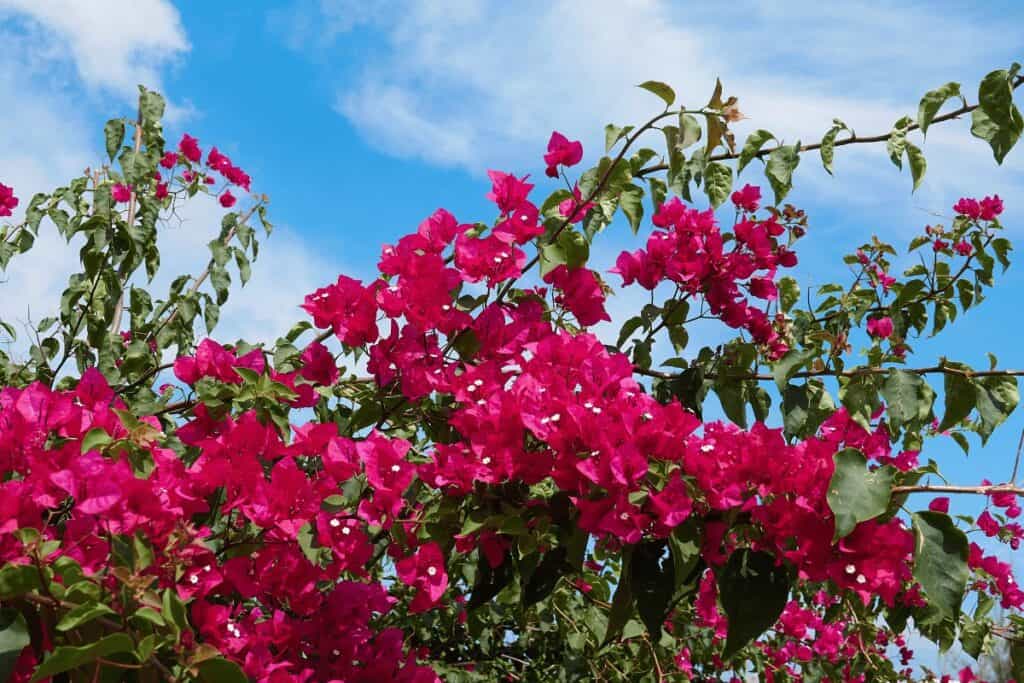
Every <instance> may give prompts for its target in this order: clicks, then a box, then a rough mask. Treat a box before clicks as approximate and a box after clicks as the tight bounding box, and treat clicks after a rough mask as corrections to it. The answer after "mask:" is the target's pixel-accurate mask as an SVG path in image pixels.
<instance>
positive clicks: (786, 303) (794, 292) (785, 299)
mask: <svg viewBox="0 0 1024 683" xmlns="http://www.w3.org/2000/svg"><path fill="white" fill-rule="evenodd" d="M776 286H777V287H778V290H779V305H780V307H781V308H782V312H783V313H788V312H789V311H790V309H792V308H793V306H794V305H796V302H797V301H799V300H800V285H799V284H797V281H796V280H795V279H794V278H791V277H789V276H788V275H787V276H785V277H782V278H779V281H778V282H777V283H776Z"/></svg>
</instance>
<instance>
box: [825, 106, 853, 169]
mask: <svg viewBox="0 0 1024 683" xmlns="http://www.w3.org/2000/svg"><path fill="white" fill-rule="evenodd" d="M842 130H849V128H847V126H846V124H845V123H843V122H842V121H840V120H839V119H833V127H831V128H829V129H828V132H827V133H825V134H824V135H823V136H822V137H821V147H820V151H821V165H822V166H823V167H824V169H825V170H826V171H828V175H831V174H833V159H834V158H835V156H836V136H837V135H839V133H840V131H842Z"/></svg>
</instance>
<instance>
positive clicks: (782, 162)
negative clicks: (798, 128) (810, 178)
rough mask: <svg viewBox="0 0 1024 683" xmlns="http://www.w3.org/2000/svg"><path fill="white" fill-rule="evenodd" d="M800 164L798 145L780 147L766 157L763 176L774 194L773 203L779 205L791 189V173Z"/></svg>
mask: <svg viewBox="0 0 1024 683" xmlns="http://www.w3.org/2000/svg"><path fill="white" fill-rule="evenodd" d="M799 164H800V143H799V142H797V143H796V144H794V145H780V146H778V147H776V148H775V149H773V150H772V152H771V154H769V155H768V165H767V166H766V167H765V171H764V172H765V175H766V176H767V177H768V183H769V184H770V185H771V186H772V191H773V192H774V193H775V203H776V204H780V203H782V200H783V199H785V198H786V195H787V194H789V191H790V189H792V187H793V171H795V170H796V167H797V166H798V165H799Z"/></svg>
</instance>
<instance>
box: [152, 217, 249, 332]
mask: <svg viewBox="0 0 1024 683" xmlns="http://www.w3.org/2000/svg"><path fill="white" fill-rule="evenodd" d="M262 204H263V202H262V201H258V202H256V203H255V204H253V205H252V207H251V208H250V209H249V210H248V211H246V212H245V213H244V214H242V216H241V217H240V218H239V219H238V220H237V221H236V222H235V224H234V225H233V226H232V227H231V229H230V230H228V233H227V234H226V235H224V239H223V240H222V243H223V244H224V246H227V245H228V244H230V243H231V240H232V239H233V238H234V236H235V233H236V232H237V231H238V226H240V225H245V224H246V223H248V222H249V219H250V218H252V215H253V214H254V213H256V210H257V209H258V208H259V207H260V206H261V205H262ZM213 266H214V260H213V259H212V258H211V259H210V262H209V263H207V264H206V268H205V269H204V270H203V272H201V273H200V274H199V275H198V276H197V277H196V279H195V281H194V282H193V283H192V286H191V287H189V288H188V292H186V294H185V296H191V295H192V294H195V293H196V292H198V291H199V288H200V287H202V286H203V283H204V282H206V278H208V277H210V272H211V271H212V270H213ZM180 310H181V305H180V304H179V305H177V306H175V307H174V310H173V311H171V314H170V315H169V316H167V318H166V319H165V320H164V321H163V322H162V323H160V324H159V325H157V327H156V329H155V330H153V331H152V332H150V333H149V338H150V339H153V338H155V337H156V335H158V334H159V333H160V330H162V329H163V328H165V327H167V326H168V325H170V324H171V323H172V322H174V321H175V319H177V317H178V312H179V311H180Z"/></svg>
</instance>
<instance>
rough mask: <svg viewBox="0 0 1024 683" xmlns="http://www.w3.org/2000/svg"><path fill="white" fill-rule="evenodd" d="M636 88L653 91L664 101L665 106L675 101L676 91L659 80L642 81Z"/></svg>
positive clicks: (669, 105)
mask: <svg viewBox="0 0 1024 683" xmlns="http://www.w3.org/2000/svg"><path fill="white" fill-rule="evenodd" d="M637 87H638V88H643V89H644V90H646V91H647V92H651V93H654V94H655V95H657V96H658V97H660V98H661V99H663V100H664V101H665V106H666V107H671V106H672V103H673V102H675V101H676V93H675V91H674V90H673V89H672V88H670V87H669V86H668V85H667V84H665V83H662V82H661V81H644V82H643V83H641V84H640V85H638V86H637Z"/></svg>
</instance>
